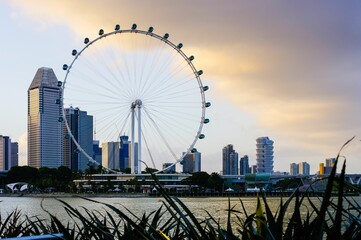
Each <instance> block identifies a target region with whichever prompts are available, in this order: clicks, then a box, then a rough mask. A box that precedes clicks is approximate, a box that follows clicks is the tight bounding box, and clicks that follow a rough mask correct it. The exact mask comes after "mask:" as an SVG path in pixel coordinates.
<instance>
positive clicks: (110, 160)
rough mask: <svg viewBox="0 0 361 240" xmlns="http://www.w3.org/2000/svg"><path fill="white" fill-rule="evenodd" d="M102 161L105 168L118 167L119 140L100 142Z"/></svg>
mask: <svg viewBox="0 0 361 240" xmlns="http://www.w3.org/2000/svg"><path fill="white" fill-rule="evenodd" d="M102 163H103V166H104V167H105V168H109V169H119V142H105V143H102Z"/></svg>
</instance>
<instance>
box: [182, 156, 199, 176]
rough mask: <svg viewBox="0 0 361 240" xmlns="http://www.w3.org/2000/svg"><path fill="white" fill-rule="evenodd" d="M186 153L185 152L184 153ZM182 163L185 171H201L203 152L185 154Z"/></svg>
mask: <svg viewBox="0 0 361 240" xmlns="http://www.w3.org/2000/svg"><path fill="white" fill-rule="evenodd" d="M183 154H184V153H183ZM181 165H182V166H183V173H194V172H200V171H201V153H200V152H195V153H188V154H186V155H185V156H184V158H183V160H182V162H181Z"/></svg>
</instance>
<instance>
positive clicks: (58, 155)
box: [0, 67, 201, 173]
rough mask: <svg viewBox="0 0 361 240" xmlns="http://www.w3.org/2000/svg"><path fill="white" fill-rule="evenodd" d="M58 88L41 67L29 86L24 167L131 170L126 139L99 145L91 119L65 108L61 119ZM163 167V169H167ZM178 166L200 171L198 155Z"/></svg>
mask: <svg viewBox="0 0 361 240" xmlns="http://www.w3.org/2000/svg"><path fill="white" fill-rule="evenodd" d="M61 85H62V82H59V81H58V79H57V77H56V76H55V73H54V71H53V70H52V69H51V68H46V67H42V68H39V69H38V71H37V72H36V74H35V77H34V79H33V81H32V82H31V84H30V86H29V89H28V165H29V166H31V167H36V168H40V167H49V168H57V167H59V166H66V167H69V168H71V169H72V170H73V171H84V170H85V169H87V168H88V167H89V166H91V165H93V166H94V167H95V166H97V165H98V164H101V165H102V166H104V167H106V168H109V169H116V170H125V169H128V168H131V163H132V159H131V158H132V155H131V154H130V153H131V152H132V149H131V148H132V145H131V144H130V141H129V137H128V136H120V138H119V141H115V142H102V143H100V141H98V140H96V139H93V138H94V126H93V116H91V115H88V114H87V112H86V111H82V110H80V109H79V108H78V107H69V108H66V109H64V112H65V114H64V116H62V106H61V97H62V96H61V94H62V91H61ZM63 117H65V120H66V122H67V123H68V126H67V125H66V124H65V121H64V119H63ZM70 134H71V135H70ZM72 138H74V139H75V140H76V142H77V143H75V142H74V141H73V140H72ZM77 144H78V145H77ZM134 148H135V151H134V152H135V154H134V156H133V158H134V165H135V166H134V167H135V169H138V162H139V161H138V156H137V153H138V151H137V148H138V144H137V143H135V144H134ZM9 149H10V148H9ZM14 149H15V147H14ZM79 149H82V151H84V152H80V151H79ZM3 151H4V150H3ZM6 151H8V150H6ZM84 153H85V154H84ZM0 160H1V161H2V162H1V164H3V165H4V169H9V166H11V164H10V162H9V160H2V158H0ZM5 162H6V163H5ZM167 164H168V163H165V164H164V166H163V167H165V168H167V167H168V165H167ZM182 164H183V171H184V172H188V173H193V172H198V171H201V153H200V152H196V153H189V154H187V155H186V156H185V158H184V159H183V161H182ZM167 172H168V173H169V172H175V166H171V167H169V168H168V169H167Z"/></svg>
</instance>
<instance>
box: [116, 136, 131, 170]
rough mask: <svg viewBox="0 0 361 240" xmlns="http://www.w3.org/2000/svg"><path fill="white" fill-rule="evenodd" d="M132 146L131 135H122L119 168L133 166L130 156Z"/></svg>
mask: <svg viewBox="0 0 361 240" xmlns="http://www.w3.org/2000/svg"><path fill="white" fill-rule="evenodd" d="M130 148H131V144H130V141H129V137H128V136H120V149H119V161H120V163H119V164H120V165H119V168H120V169H123V170H124V169H126V168H131V163H130V161H129V160H130V157H129V153H130Z"/></svg>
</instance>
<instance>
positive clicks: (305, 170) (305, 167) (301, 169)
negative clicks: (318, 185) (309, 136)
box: [298, 162, 310, 175]
mask: <svg viewBox="0 0 361 240" xmlns="http://www.w3.org/2000/svg"><path fill="white" fill-rule="evenodd" d="M298 173H299V174H302V175H310V164H308V163H307V162H301V163H299V164H298Z"/></svg>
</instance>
